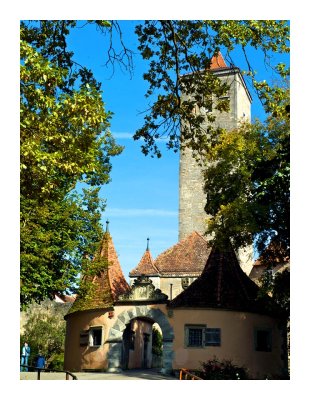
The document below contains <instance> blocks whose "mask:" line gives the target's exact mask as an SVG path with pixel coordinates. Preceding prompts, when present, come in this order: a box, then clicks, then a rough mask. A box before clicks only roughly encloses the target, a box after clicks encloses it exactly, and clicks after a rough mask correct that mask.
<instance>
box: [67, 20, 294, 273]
mask: <svg viewBox="0 0 310 400" xmlns="http://www.w3.org/2000/svg"><path fill="white" fill-rule="evenodd" d="M119 23H120V25H121V28H122V32H123V36H124V41H125V43H126V46H127V47H129V48H130V49H133V50H135V49H136V46H137V43H138V41H137V38H136V36H135V34H134V27H135V25H136V24H137V21H134V20H130V21H128V20H127V21H119ZM79 26H83V22H82V21H80V22H79ZM106 39H107V37H106V36H103V35H102V34H100V33H99V32H98V30H96V28H95V27H93V26H86V27H83V29H75V30H73V32H72V34H71V36H70V40H69V45H70V48H72V49H73V50H74V53H75V57H74V59H75V60H76V61H78V62H79V63H80V64H82V65H85V66H87V67H88V68H91V69H92V71H93V72H94V74H95V77H96V78H97V79H98V80H99V81H101V82H102V90H103V99H104V102H105V104H106V109H107V110H109V111H112V112H113V117H112V119H111V132H112V134H113V136H114V137H115V138H116V139H117V142H118V143H119V144H121V145H123V146H125V149H124V151H123V153H122V154H121V155H120V156H118V157H115V158H113V159H112V172H111V179H112V180H111V182H110V183H109V184H108V185H105V186H104V187H102V189H101V196H102V197H103V198H105V199H106V201H107V206H106V210H105V213H104V214H103V216H102V222H103V224H105V221H106V220H107V219H109V221H110V224H109V229H110V232H111V235H112V237H113V241H114V244H115V247H116V250H117V253H118V256H119V259H120V263H121V265H122V268H123V271H124V274H125V276H126V278H127V277H128V273H129V272H130V271H131V270H132V269H133V268H135V267H136V265H137V264H138V262H139V260H140V258H141V256H142V254H143V252H144V251H145V248H146V241H147V238H148V237H149V238H150V250H151V253H152V255H153V257H154V258H155V257H156V256H157V255H158V254H160V253H161V252H162V251H164V250H166V249H167V248H169V247H170V246H172V245H173V244H175V243H177V241H178V172H179V171H178V161H179V155H178V154H175V153H174V152H173V151H168V150H166V149H165V147H164V146H165V143H164V142H161V143H159V145H160V146H162V148H163V157H162V158H161V159H157V158H151V157H150V156H144V155H143V154H142V152H141V150H140V146H141V142H140V143H139V142H137V141H133V139H132V135H133V134H134V133H135V131H136V130H137V129H138V128H140V127H141V126H142V123H143V114H142V112H143V111H144V110H145V109H147V105H148V100H147V99H146V98H145V92H146V90H147V83H146V82H145V81H144V80H143V78H142V74H143V72H145V69H146V64H145V62H144V61H143V60H142V59H141V58H140V57H139V56H138V54H137V55H135V56H134V58H133V62H134V72H133V76H132V77H131V76H130V75H129V73H128V72H126V71H124V70H121V68H120V67H119V66H117V65H115V70H114V74H113V75H112V68H111V67H109V68H107V67H106V66H105V63H106V61H107V55H106V54H107V52H106V51H107V47H106V46H107V44H106V43H107V40H106ZM249 54H250V60H251V64H252V65H253V68H254V69H255V70H256V71H257V72H258V79H268V80H269V81H270V80H272V79H273V78H274V77H273V75H272V73H271V72H270V70H269V71H268V69H267V68H266V66H265V64H264V59H263V55H262V54H261V53H259V52H254V51H250V53H249ZM223 55H225V52H224V51H223ZM278 59H279V57H278V56H277V60H278ZM281 59H282V58H281ZM233 60H234V62H235V64H236V65H237V66H238V67H240V68H241V69H242V68H246V65H245V60H244V58H243V57H241V54H239V53H238V52H235V54H234V57H233ZM285 60H286V61H287V62H288V61H289V57H288V56H285ZM249 89H250V92H251V94H252V96H253V104H252V118H255V117H259V118H263V117H264V116H263V112H262V107H261V105H260V103H259V101H258V99H257V98H256V97H255V95H254V93H253V90H252V89H251V88H249Z"/></svg>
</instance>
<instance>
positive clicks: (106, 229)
mask: <svg viewBox="0 0 310 400" xmlns="http://www.w3.org/2000/svg"><path fill="white" fill-rule="evenodd" d="M109 223H110V221H109V220H108V219H107V220H106V226H105V231H106V233H109Z"/></svg>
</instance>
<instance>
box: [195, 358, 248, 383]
mask: <svg viewBox="0 0 310 400" xmlns="http://www.w3.org/2000/svg"><path fill="white" fill-rule="evenodd" d="M200 376H201V378H202V379H206V380H207V379H226V380H229V379H230V380H231V379H236V380H238V379H249V376H248V372H247V370H246V368H245V367H239V366H237V365H235V364H233V363H232V361H231V360H221V361H220V360H218V359H217V358H216V357H214V358H213V359H212V360H209V361H207V362H204V363H202V371H201V372H200Z"/></svg>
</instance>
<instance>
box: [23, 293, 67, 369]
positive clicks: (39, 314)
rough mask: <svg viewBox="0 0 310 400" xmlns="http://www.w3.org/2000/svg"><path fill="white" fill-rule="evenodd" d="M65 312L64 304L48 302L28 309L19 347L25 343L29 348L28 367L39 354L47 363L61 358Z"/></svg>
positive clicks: (63, 344) (33, 363) (63, 343)
mask: <svg viewBox="0 0 310 400" xmlns="http://www.w3.org/2000/svg"><path fill="white" fill-rule="evenodd" d="M67 310H68V308H67V307H66V305H65V304H59V303H51V302H50V301H48V300H45V301H44V302H43V303H42V305H40V306H38V305H35V304H33V305H31V306H30V307H29V308H28V310H27V312H26V314H25V317H26V323H25V325H24V327H23V334H22V335H21V346H23V343H24V342H27V343H28V344H29V346H30V348H31V355H30V356H31V358H30V360H29V364H30V365H35V361H36V357H37V356H38V355H39V354H40V355H42V356H44V357H45V359H46V361H47V362H48V363H50V362H52V361H53V359H55V358H63V354H64V346H65V331H66V323H65V321H64V318H63V317H64V315H65V313H66V311H67ZM60 369H61V368H60Z"/></svg>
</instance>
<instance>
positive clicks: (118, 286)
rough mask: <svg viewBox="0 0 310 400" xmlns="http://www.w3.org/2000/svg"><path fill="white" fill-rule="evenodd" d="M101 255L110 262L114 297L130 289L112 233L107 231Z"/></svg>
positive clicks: (109, 269) (110, 278) (110, 279)
mask: <svg viewBox="0 0 310 400" xmlns="http://www.w3.org/2000/svg"><path fill="white" fill-rule="evenodd" d="M100 257H101V258H102V259H103V260H107V262H108V278H109V282H110V287H111V292H112V296H113V299H114V300H116V299H117V297H118V296H119V295H120V294H123V293H125V292H126V291H127V290H129V285H128V283H127V281H126V279H125V277H124V274H123V271H122V268H121V265H120V262H119V260H118V256H117V253H116V250H115V247H114V243H113V240H112V237H111V235H110V234H109V233H108V232H106V233H105V234H104V236H103V239H102V241H101V248H100Z"/></svg>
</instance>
